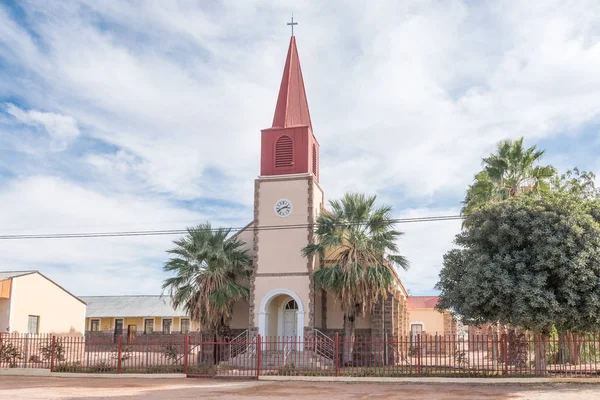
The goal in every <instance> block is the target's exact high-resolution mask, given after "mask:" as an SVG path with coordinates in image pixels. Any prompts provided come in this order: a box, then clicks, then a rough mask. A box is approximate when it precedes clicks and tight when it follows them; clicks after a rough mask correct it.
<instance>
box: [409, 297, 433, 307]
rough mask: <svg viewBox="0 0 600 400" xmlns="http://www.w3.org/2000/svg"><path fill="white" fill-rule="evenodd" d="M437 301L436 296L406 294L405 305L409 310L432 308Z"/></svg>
mask: <svg viewBox="0 0 600 400" xmlns="http://www.w3.org/2000/svg"><path fill="white" fill-rule="evenodd" d="M437 303H438V296H408V300H407V303H406V306H407V308H408V309H409V310H411V309H412V310H414V309H415V308H434V307H435V306H436V305H437Z"/></svg>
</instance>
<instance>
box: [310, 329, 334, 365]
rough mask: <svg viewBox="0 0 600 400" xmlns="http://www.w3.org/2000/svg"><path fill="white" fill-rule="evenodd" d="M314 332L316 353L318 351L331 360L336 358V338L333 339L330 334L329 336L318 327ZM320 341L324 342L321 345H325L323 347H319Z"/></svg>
mask: <svg viewBox="0 0 600 400" xmlns="http://www.w3.org/2000/svg"><path fill="white" fill-rule="evenodd" d="M313 332H314V339H315V343H314V350H315V353H317V354H319V355H321V356H323V357H325V358H328V359H330V360H333V359H334V358H335V340H333V339H332V338H330V337H329V336H327V335H326V334H324V333H323V332H321V331H320V330H318V329H317V328H314V329H313ZM319 343H321V344H322V346H321V347H323V349H319V346H318V345H319Z"/></svg>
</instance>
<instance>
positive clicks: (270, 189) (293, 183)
mask: <svg viewBox="0 0 600 400" xmlns="http://www.w3.org/2000/svg"><path fill="white" fill-rule="evenodd" d="M279 178H281V177H279ZM308 191H309V180H308V178H306V177H300V178H298V179H294V180H269V179H261V180H260V188H259V202H258V226H259V227H260V226H282V225H305V224H307V222H308V207H309V205H308V197H309V196H308ZM282 198H285V199H288V200H289V201H290V202H291V203H292V213H291V215H290V216H288V217H286V218H281V217H279V216H277V215H276V214H275V211H274V209H273V207H274V206H275V203H277V201H279V200H280V199H282ZM310 207H314V204H311V205H310ZM307 244H308V228H306V229H304V228H298V229H287V230H281V229H278V230H260V231H258V266H257V273H259V274H260V273H282V272H287V273H289V272H296V273H297V272H306V271H307V268H306V262H307V261H306V258H304V257H303V256H302V254H301V253H300V251H301V250H302V248H303V247H305V246H306V245H307ZM274 288H275V287H274ZM305 290H308V287H307V288H306V289H305Z"/></svg>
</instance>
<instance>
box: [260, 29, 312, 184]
mask: <svg viewBox="0 0 600 400" xmlns="http://www.w3.org/2000/svg"><path fill="white" fill-rule="evenodd" d="M300 173H312V174H313V175H314V177H315V180H316V181H317V182H318V181H319V142H317V139H316V138H315V135H314V134H313V130H312V123H311V120H310V112H309V111H308V100H307V99H306V91H305V89H304V80H303V79H302V70H301V69H300V60H299V58H298V49H297V48H296V38H295V37H294V36H292V37H291V39H290V47H289V49H288V53H287V58H286V60H285V67H284V69H283V78H282V79H281V86H280V87H279V96H278V98H277V105H276V107H275V115H274V116H273V125H272V126H271V127H270V128H267V129H263V131H262V143H261V157H260V175H261V176H272V175H289V174H300Z"/></svg>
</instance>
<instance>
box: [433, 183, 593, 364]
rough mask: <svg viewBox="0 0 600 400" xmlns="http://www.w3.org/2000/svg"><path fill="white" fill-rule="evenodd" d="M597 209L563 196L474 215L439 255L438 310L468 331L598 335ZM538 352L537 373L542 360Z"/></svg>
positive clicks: (529, 199)
mask: <svg viewBox="0 0 600 400" xmlns="http://www.w3.org/2000/svg"><path fill="white" fill-rule="evenodd" d="M598 210H599V207H598V202H595V201H587V200H585V199H582V198H581V197H580V196H576V195H573V194H569V193H550V194H548V195H545V196H543V197H536V196H519V197H516V198H512V199H509V200H506V201H503V202H499V203H491V204H488V205H487V206H483V207H480V208H478V209H476V210H474V211H473V212H472V213H471V214H470V215H469V216H468V217H467V219H468V220H469V221H468V222H469V228H468V229H466V230H464V231H463V232H461V233H460V234H459V235H457V236H456V239H455V243H456V244H457V245H458V247H459V248H458V249H454V250H451V251H450V252H448V253H447V254H445V255H444V266H443V268H442V270H441V272H440V280H439V282H438V283H437V285H436V289H438V290H440V291H441V293H440V300H439V303H438V307H439V308H440V309H451V310H453V311H454V312H455V313H456V314H457V315H458V316H460V317H461V318H462V319H463V321H465V322H467V323H472V324H483V323H496V322H498V321H499V322H500V323H502V324H508V325H512V326H520V327H523V328H525V329H528V330H531V331H533V332H534V333H535V334H536V335H537V337H538V338H543V337H547V335H548V334H549V332H550V330H551V329H552V327H553V326H555V327H556V328H557V329H558V330H559V331H566V330H571V331H576V332H585V331H589V330H593V329H598V328H600V224H599V223H598V221H597V220H596V219H595V218H594V217H593V215H594V214H595V213H598ZM537 347H538V348H536V372H537V373H538V374H543V373H545V364H546V362H545V353H544V351H543V349H542V350H540V348H539V347H540V346H537Z"/></svg>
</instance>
